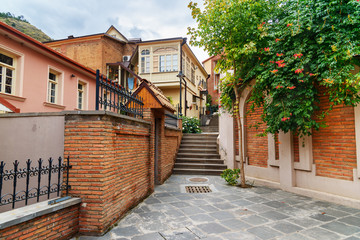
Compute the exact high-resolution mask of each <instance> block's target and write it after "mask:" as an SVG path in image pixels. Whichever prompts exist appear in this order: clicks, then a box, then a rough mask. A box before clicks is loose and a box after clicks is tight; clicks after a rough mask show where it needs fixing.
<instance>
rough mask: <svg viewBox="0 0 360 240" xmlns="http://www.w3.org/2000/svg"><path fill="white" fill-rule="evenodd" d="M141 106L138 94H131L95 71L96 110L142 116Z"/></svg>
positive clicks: (142, 104)
mask: <svg viewBox="0 0 360 240" xmlns="http://www.w3.org/2000/svg"><path fill="white" fill-rule="evenodd" d="M143 106H144V103H143V101H142V98H141V97H140V96H133V95H132V93H131V91H128V90H126V89H125V88H124V87H123V86H121V85H120V84H119V83H117V82H115V81H112V80H110V79H108V78H106V77H105V76H104V75H100V71H99V70H97V71H96V110H100V109H103V110H109V111H112V112H116V113H119V114H124V115H128V116H132V117H137V118H143Z"/></svg>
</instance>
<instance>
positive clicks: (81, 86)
mask: <svg viewBox="0 0 360 240" xmlns="http://www.w3.org/2000/svg"><path fill="white" fill-rule="evenodd" d="M77 108H78V109H82V110H85V109H86V83H83V82H80V81H79V82H78V107H77Z"/></svg>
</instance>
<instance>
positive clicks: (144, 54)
mask: <svg viewBox="0 0 360 240" xmlns="http://www.w3.org/2000/svg"><path fill="white" fill-rule="evenodd" d="M140 70H141V73H150V50H149V49H147V48H146V49H143V50H141V53H140Z"/></svg>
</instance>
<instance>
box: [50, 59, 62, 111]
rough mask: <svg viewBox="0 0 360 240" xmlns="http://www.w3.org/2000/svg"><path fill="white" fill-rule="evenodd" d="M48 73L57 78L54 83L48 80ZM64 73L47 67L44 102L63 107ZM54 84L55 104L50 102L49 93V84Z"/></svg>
mask: <svg viewBox="0 0 360 240" xmlns="http://www.w3.org/2000/svg"><path fill="white" fill-rule="evenodd" d="M50 73H52V74H54V75H55V76H57V79H56V81H53V80H51V79H50ZM63 78H64V72H63V71H61V70H59V69H57V68H55V67H52V66H49V67H48V73H47V81H46V83H47V87H46V89H47V94H46V102H47V103H50V104H56V105H63V81H64V79H63ZM51 82H53V83H56V89H55V102H52V101H51V92H50V83H51Z"/></svg>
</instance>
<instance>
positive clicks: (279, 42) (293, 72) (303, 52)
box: [249, 0, 360, 135]
mask: <svg viewBox="0 0 360 240" xmlns="http://www.w3.org/2000/svg"><path fill="white" fill-rule="evenodd" d="M281 9H282V11H278V12H276V16H274V17H273V19H272V21H269V22H267V23H266V24H264V25H263V26H262V30H263V31H264V32H266V35H267V36H266V40H267V46H266V47H264V48H261V49H257V50H258V55H259V56H260V58H259V61H258V62H257V63H256V66H255V67H254V68H253V71H252V72H251V73H250V74H249V75H250V76H251V77H256V84H255V85H254V91H253V93H252V96H251V100H254V101H255V106H263V107H264V112H263V116H262V117H263V120H264V122H266V124H267V126H268V128H267V130H266V131H267V132H270V133H277V132H278V131H279V130H282V131H284V132H288V131H294V132H295V131H296V132H298V133H299V134H300V135H310V134H311V131H312V130H313V129H315V130H317V129H319V127H321V125H320V124H319V122H318V121H315V119H316V118H318V119H319V118H320V119H321V118H322V117H323V116H324V115H325V114H326V113H325V112H324V113H322V114H321V115H320V116H314V113H315V110H317V109H318V102H319V100H318V96H319V92H318V89H319V87H321V88H322V89H325V94H328V96H329V101H330V109H331V107H332V106H333V105H336V104H346V105H356V104H357V103H358V102H359V100H360V98H359V95H358V91H359V87H360V85H359V81H360V75H359V73H355V72H354V71H353V70H354V66H355V65H359V63H360V62H359V59H358V58H357V57H356V55H357V54H359V53H360V28H359V26H360V3H359V0H347V1H346V0H331V1H329V0H316V1H315V0H302V1H299V0H288V1H284V2H283V4H282V6H281Z"/></svg>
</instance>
